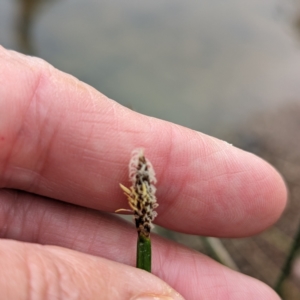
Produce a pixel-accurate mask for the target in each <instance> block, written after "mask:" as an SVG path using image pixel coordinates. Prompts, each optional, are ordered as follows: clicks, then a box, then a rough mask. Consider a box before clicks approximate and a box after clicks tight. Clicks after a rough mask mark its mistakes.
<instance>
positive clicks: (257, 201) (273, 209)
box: [0, 47, 287, 300]
mask: <svg viewBox="0 0 300 300" xmlns="http://www.w3.org/2000/svg"><path fill="white" fill-rule="evenodd" d="M0 114H1V117H0V184H1V190H0V237H1V240H0V269H1V272H0V294H1V299H114V300H118V299H139V297H141V296H145V297H147V296H148V298H144V299H197V300H199V299H206V300H208V299H213V300H216V299H231V300H235V299H236V300H240V299H244V300H250V299H251V300H253V299H264V300H271V299H272V300H276V299H279V297H278V296H277V295H276V294H275V293H274V292H273V291H272V290H271V289H270V288H269V287H268V286H266V285H265V284H263V283H261V282H259V281H258V280H255V279H253V278H250V277H248V276H245V275H242V274H240V273H238V272H235V271H232V270H230V269H228V268H226V267H224V266H222V265H220V264H218V263H216V262H214V261H213V260H212V259H210V258H208V257H206V256H205V255H202V254H201V253H197V252H195V251H192V250H190V249H188V248H185V247H183V246H180V245H177V244H175V243H171V242H169V241H167V240H165V239H163V238H161V237H158V236H155V235H152V245H153V266H152V270H153V274H150V273H147V272H145V271H142V270H138V269H136V268H134V265H135V243H136V232H135V229H134V226H133V224H128V223H126V222H124V221H122V220H120V219H119V218H118V217H116V216H115V215H113V214H112V213H113V212H114V211H115V210H117V209H119V208H128V207H127V206H126V205H128V204H127V200H126V197H125V196H124V195H123V193H122V191H121V189H120V188H119V183H123V184H124V185H126V186H129V183H128V174H127V173H128V169H127V168H128V162H129V159H130V153H131V151H132V150H133V149H135V148H137V147H143V148H144V149H145V153H146V156H147V157H148V158H149V160H150V161H151V162H152V164H153V166H154V168H155V171H156V175H157V180H158V183H157V194H156V195H157V199H158V203H159V207H158V208H157V212H158V216H157V218H156V219H155V223H157V224H159V225H161V226H164V227H166V228H169V229H172V230H175V231H180V232H185V233H191V234H196V235H208V236H219V237H243V236H249V235H252V234H256V233H259V232H261V231H262V230H264V229H266V228H267V227H269V226H271V225H272V224H273V223H274V222H275V221H276V220H277V219H278V218H279V217H280V215H281V213H282V211H283V209H284V207H285V204H286V199H287V192H286V188H285V185H284V182H283V180H282V178H281V177H280V175H279V174H278V173H277V172H276V171H275V169H274V168H273V167H271V166H270V165H269V164H268V163H266V162H265V161H263V160H261V159H260V158H258V157H256V156H254V155H252V154H250V153H247V152H245V151H242V150H240V149H238V148H235V147H234V146H231V145H229V144H227V143H226V142H224V141H221V140H218V139H215V138H212V137H209V136H207V135H204V134H201V133H198V132H195V131H193V130H191V129H187V128H184V127H181V126H178V125H175V124H172V123H169V122H165V121H162V120H158V119H155V118H150V117H147V116H144V115H141V114H139V113H137V112H133V111H131V110H129V109H127V108H125V107H122V106H121V105H119V104H118V103H116V102H115V101H113V100H110V99H108V98H107V97H106V96H104V95H103V94H101V93H100V92H98V91H97V90H95V89H94V88H92V87H90V86H88V85H87V84H85V83H83V82H80V81H79V80H77V79H76V78H74V77H72V76H70V75H68V74H65V73H63V72H61V71H59V70H57V69H55V68H54V67H52V66H50V65H49V64H48V63H46V62H45V61H42V60H40V59H38V58H32V57H26V56H24V55H21V54H18V53H15V52H12V51H7V50H5V49H3V48H1V47H0ZM57 200H60V201H57ZM73 204H74V205H73ZM180 295H181V296H180ZM151 297H152V298H151ZM153 297H157V298H153ZM159 297H161V298H159ZM168 297H169V298H168ZM182 297H183V298H182ZM141 299H142V298H141Z"/></svg>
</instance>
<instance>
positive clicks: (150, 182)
mask: <svg viewBox="0 0 300 300" xmlns="http://www.w3.org/2000/svg"><path fill="white" fill-rule="evenodd" d="M129 179H130V181H131V182H132V186H131V187H130V189H128V188H126V187H125V186H123V185H122V184H120V186H121V188H122V190H123V191H124V194H125V195H126V196H127V199H128V204H129V206H130V208H131V209H132V211H133V215H134V219H135V225H136V228H137V231H138V233H139V234H142V235H144V236H145V237H149V235H150V230H151V228H152V227H153V225H152V222H153V220H154V218H155V217H156V216H157V213H156V212H155V211H154V209H155V208H156V207H157V206H158V204H157V202H156V197H155V191H156V188H155V186H154V184H155V183H156V178H155V173H154V170H153V167H152V164H151V163H150V161H149V160H147V159H146V158H145V156H144V151H143V149H136V150H134V151H133V152H132V157H131V160H130V163H129Z"/></svg>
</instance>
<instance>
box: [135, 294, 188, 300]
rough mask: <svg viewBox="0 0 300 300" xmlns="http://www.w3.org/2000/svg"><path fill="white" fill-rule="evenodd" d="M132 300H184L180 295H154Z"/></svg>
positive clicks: (141, 296)
mask: <svg viewBox="0 0 300 300" xmlns="http://www.w3.org/2000/svg"><path fill="white" fill-rule="evenodd" d="M131 300H184V298H182V297H181V296H180V295H179V294H177V295H174V297H171V296H161V295H153V294H145V295H140V296H137V297H135V298H133V299H131Z"/></svg>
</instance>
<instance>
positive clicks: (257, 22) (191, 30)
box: [0, 0, 300, 135]
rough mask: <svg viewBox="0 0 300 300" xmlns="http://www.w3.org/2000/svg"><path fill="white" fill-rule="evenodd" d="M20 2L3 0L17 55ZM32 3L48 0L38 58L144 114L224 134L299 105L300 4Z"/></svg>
mask: <svg viewBox="0 0 300 300" xmlns="http://www.w3.org/2000/svg"><path fill="white" fill-rule="evenodd" d="M24 1H27V2H28V1H29V2H30V0H24ZM20 2H21V1H20V0H19V1H17V0H15V1H11V0H1V2H0V43H1V44H2V45H4V46H6V47H9V48H14V49H17V50H22V49H20V43H18V40H17V38H18V36H17V34H16V23H17V22H15V21H16V20H17V17H18V16H19V15H20V13H19V12H18V4H20ZM31 2H35V3H38V2H46V3H44V5H40V6H39V7H38V9H37V13H36V14H34V15H33V16H32V23H33V27H32V30H31V33H32V34H31V42H32V45H33V49H35V50H36V55H38V56H40V57H42V58H44V59H46V60H47V61H49V62H50V63H51V64H53V65H55V66H56V67H57V68H59V69H62V70H64V71H66V72H69V73H71V74H73V75H74V76H76V77H78V78H80V79H81V80H83V81H85V82H87V83H89V84H91V85H92V86H94V87H95V88H96V89H99V90H100V91H101V92H103V93H104V94H106V95H108V96H109V97H111V98H113V99H115V100H117V101H118V102H120V103H122V104H124V105H126V106H128V107H131V108H132V109H134V110H136V111H139V112H142V113H145V114H148V115H152V116H155V117H159V118H163V119H166V120H170V121H172V122H176V123H179V124H182V125H185V126H188V127H191V128H194V129H197V130H201V131H204V132H206V133H210V134H216V135H222V132H223V130H226V128H232V127H235V126H238V124H239V122H241V121H243V120H245V119H247V118H251V116H252V115H253V114H256V113H257V112H259V111H266V110H270V109H274V108H276V107H278V105H285V104H287V103H288V102H295V101H296V102H298V101H299V100H298V98H299V96H298V95H300V53H299V45H298V40H297V35H296V29H295V27H293V20H294V18H296V17H297V12H298V9H297V5H296V4H297V3H296V2H295V1H292V0H290V1H287V0H266V1H260V0H248V1H239V0H227V1H224V0H218V1H210V0H202V1H179V0H164V1H163V0H159V1H158V0H155V1H147V2H145V1H137V0H127V1H119V0H113V1H112V0H110V1H108V0H105V1H96V0H85V1H84V0H76V1H75V0H72V1H71V0H65V1H63V0H61V1H54V2H53V1H38V0H31Z"/></svg>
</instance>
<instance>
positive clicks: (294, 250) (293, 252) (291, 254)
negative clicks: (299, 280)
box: [274, 225, 300, 296]
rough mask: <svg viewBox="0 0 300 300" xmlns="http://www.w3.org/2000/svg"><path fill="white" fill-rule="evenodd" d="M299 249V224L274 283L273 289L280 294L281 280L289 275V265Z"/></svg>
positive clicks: (290, 265)
mask: <svg viewBox="0 0 300 300" xmlns="http://www.w3.org/2000/svg"><path fill="white" fill-rule="evenodd" d="M299 249H300V225H299V227H298V232H297V234H296V236H295V239H294V242H293V244H292V247H291V250H290V252H289V255H288V257H287V259H286V261H285V264H284V266H283V268H282V272H281V275H280V277H279V279H278V281H277V283H276V285H275V288H274V289H275V291H276V292H277V293H278V294H279V295H280V296H281V292H282V291H281V287H282V284H283V282H284V281H285V280H286V279H287V278H288V276H289V275H290V272H291V267H292V263H293V260H294V258H295V256H296V254H297V252H298V250H299Z"/></svg>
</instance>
